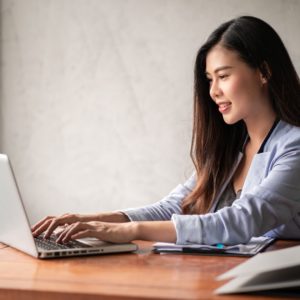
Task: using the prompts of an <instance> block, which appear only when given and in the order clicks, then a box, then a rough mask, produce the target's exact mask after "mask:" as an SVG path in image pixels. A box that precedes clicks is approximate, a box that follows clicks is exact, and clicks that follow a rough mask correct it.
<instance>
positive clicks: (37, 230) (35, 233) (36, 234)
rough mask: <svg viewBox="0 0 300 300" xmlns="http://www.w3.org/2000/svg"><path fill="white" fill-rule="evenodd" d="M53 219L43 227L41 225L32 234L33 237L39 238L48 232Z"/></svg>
mask: <svg viewBox="0 0 300 300" xmlns="http://www.w3.org/2000/svg"><path fill="white" fill-rule="evenodd" d="M52 220H53V219H50V220H47V221H46V222H45V223H44V224H43V225H41V226H40V227H39V228H38V229H36V231H34V232H33V233H32V235H33V236H39V235H40V234H41V233H42V232H44V231H45V230H47V228H48V227H49V226H50V224H51V222H52Z"/></svg>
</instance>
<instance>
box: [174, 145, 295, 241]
mask: <svg viewBox="0 0 300 300" xmlns="http://www.w3.org/2000/svg"><path fill="white" fill-rule="evenodd" d="M287 150H288V151H287ZM271 155H273V154H272V153H271ZM269 170H270V171H269V172H268V175H267V176H266V177H265V178H264V179H263V180H262V182H261V183H260V184H259V185H257V186H253V187H252V188H251V189H250V190H249V192H247V193H245V194H244V195H243V196H242V197H241V198H240V199H239V200H236V201H235V202H234V203H233V205H232V206H231V207H225V208H223V209H221V210H219V211H217V212H215V213H208V214H205V215H191V216H188V215H173V217H172V220H173V222H174V224H175V228H176V232H177V244H190V243H196V244H205V245H213V244H217V243H222V244H225V245H233V244H239V243H247V242H248V241H249V240H250V239H251V237H253V236H262V235H264V234H266V233H268V232H269V231H271V230H273V229H275V228H278V227H279V226H282V225H283V224H285V223H286V222H288V221H290V220H292V219H293V218H294V220H298V219H299V217H300V214H299V213H300V147H299V141H296V142H290V143H289V145H287V146H286V147H285V151H281V154H277V156H276V153H274V157H273V159H272V161H271V163H270V165H269ZM298 214H299V215H298ZM191 228H193V230H191ZM298 231H300V227H299V228H298ZM299 233H300V232H299ZM299 233H298V234H299Z"/></svg>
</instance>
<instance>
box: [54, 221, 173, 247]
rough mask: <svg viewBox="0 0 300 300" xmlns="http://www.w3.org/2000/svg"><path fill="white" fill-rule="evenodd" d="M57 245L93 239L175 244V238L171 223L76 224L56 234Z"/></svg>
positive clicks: (115, 241) (113, 241)
mask: <svg viewBox="0 0 300 300" xmlns="http://www.w3.org/2000/svg"><path fill="white" fill-rule="evenodd" d="M57 235H58V236H59V238H58V239H57V242H58V243H61V242H64V243H66V242H68V241H69V240H70V239H71V238H72V239H79V238H85V237H94V238H97V239H99V240H101V241H106V242H111V243H129V242H131V241H133V240H144V241H161V242H168V243H175V242H176V239H177V236H176V231H175V227H174V224H173V222H172V221H155V222H130V223H125V224H124V223H123V224H120V223H105V222H78V223H74V224H72V225H70V226H68V227H67V228H65V229H64V230H63V231H62V232H60V233H58V234H57Z"/></svg>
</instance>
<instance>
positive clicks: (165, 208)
mask: <svg viewBox="0 0 300 300" xmlns="http://www.w3.org/2000/svg"><path fill="white" fill-rule="evenodd" d="M196 177H197V175H196V172H194V173H193V174H192V176H191V177H190V178H189V179H188V180H187V181H186V183H185V184H183V185H182V184H179V185H178V186H177V187H176V188H175V189H174V190H172V191H171V193H170V194H169V195H168V196H166V197H165V198H164V199H162V200H161V201H159V202H157V203H155V204H152V205H146V206H142V207H137V208H129V209H125V210H118V211H117V212H122V213H124V214H126V215H127V216H128V218H129V219H130V220H131V221H167V220H171V217H172V215H173V214H176V215H181V214H182V212H181V202H182V200H183V199H184V198H185V197H186V196H187V195H188V194H189V193H190V192H191V191H192V190H193V189H194V188H195V185H196Z"/></svg>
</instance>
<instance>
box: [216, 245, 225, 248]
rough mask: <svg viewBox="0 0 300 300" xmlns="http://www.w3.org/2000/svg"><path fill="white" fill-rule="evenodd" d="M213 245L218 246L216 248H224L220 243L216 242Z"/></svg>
mask: <svg viewBox="0 0 300 300" xmlns="http://www.w3.org/2000/svg"><path fill="white" fill-rule="evenodd" d="M215 246H216V247H218V248H221V249H224V248H225V246H224V245H222V244H216V245H215Z"/></svg>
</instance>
